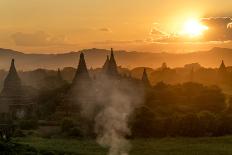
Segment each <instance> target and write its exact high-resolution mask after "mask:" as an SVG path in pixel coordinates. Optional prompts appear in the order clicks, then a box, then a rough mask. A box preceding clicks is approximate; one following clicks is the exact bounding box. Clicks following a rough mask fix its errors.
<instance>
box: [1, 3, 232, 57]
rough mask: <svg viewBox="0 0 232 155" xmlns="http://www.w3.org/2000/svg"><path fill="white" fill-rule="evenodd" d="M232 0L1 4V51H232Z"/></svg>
mask: <svg viewBox="0 0 232 155" xmlns="http://www.w3.org/2000/svg"><path fill="white" fill-rule="evenodd" d="M231 6H232V1H231V0H221V1H218V0H188V1H186V0H0V19H1V24H0V47H1V48H11V49H15V50H19V51H22V52H28V53H32V52H36V53H62V52H67V51H77V50H81V49H84V48H94V47H96V48H110V47H114V48H115V49H117V50H120V49H123V50H129V51H131V50H136V51H141V52H163V51H166V52H190V51H195V50H207V49H210V48H212V47H215V46H217V47H218V46H219V47H228V48H231V47H232V43H231V40H232V24H230V23H232V20H231V18H230V17H231V16H232V10H231Z"/></svg>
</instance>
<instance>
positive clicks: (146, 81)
mask: <svg viewBox="0 0 232 155" xmlns="http://www.w3.org/2000/svg"><path fill="white" fill-rule="evenodd" d="M142 81H143V83H144V84H145V85H146V86H150V82H149V79H148V76H147V71H146V69H145V68H144V70H143V76H142Z"/></svg>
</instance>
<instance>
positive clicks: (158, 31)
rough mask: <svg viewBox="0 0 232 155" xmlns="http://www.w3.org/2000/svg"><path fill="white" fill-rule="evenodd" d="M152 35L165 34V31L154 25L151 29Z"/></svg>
mask: <svg viewBox="0 0 232 155" xmlns="http://www.w3.org/2000/svg"><path fill="white" fill-rule="evenodd" d="M150 35H158V36H163V35H165V33H164V32H162V31H160V30H158V29H157V28H155V27H154V28H152V29H151V32H150Z"/></svg>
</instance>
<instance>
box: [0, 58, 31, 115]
mask: <svg viewBox="0 0 232 155" xmlns="http://www.w3.org/2000/svg"><path fill="white" fill-rule="evenodd" d="M29 94H30V93H29V92H27V90H26V89H25V87H24V86H22V83H21V79H20V78H19V76H18V73H17V70H16V68H15V64H14V59H12V61H11V65H10V69H9V72H8V74H7V76H6V78H5V81H4V85H3V89H2V92H1V94H0V105H5V107H7V108H6V109H7V111H5V113H7V114H8V115H10V117H11V118H12V119H21V118H25V117H29V116H32V115H33V112H34V110H35V104H34V103H33V102H32V100H31V97H30V96H29Z"/></svg>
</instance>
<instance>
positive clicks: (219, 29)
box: [201, 17, 232, 41]
mask: <svg viewBox="0 0 232 155" xmlns="http://www.w3.org/2000/svg"><path fill="white" fill-rule="evenodd" d="M201 22H202V23H203V24H204V25H206V26H208V30H207V31H205V32H204V40H205V41H229V40H232V25H231V23H232V19H231V18H230V17H210V18H203V19H202V20H201Z"/></svg>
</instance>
